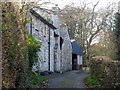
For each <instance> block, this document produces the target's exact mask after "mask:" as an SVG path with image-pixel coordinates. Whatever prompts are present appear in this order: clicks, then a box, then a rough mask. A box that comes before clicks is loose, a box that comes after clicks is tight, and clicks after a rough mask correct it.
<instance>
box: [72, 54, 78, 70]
mask: <svg viewBox="0 0 120 90" xmlns="http://www.w3.org/2000/svg"><path fill="white" fill-rule="evenodd" d="M72 70H77V54H72Z"/></svg>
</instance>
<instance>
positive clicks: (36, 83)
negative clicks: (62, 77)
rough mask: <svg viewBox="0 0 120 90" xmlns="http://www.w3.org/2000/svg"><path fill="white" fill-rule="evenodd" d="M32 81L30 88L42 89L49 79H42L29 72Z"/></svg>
mask: <svg viewBox="0 0 120 90" xmlns="http://www.w3.org/2000/svg"><path fill="white" fill-rule="evenodd" d="M29 75H30V81H29V88H42V87H43V85H45V83H46V80H47V78H46V77H42V76H40V75H38V74H35V73H33V72H29Z"/></svg>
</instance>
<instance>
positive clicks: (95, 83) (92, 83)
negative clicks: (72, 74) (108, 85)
mask: <svg viewBox="0 0 120 90" xmlns="http://www.w3.org/2000/svg"><path fill="white" fill-rule="evenodd" d="M85 83H86V84H87V86H88V87H89V88H96V89H98V88H100V84H99V81H98V80H96V79H94V76H93V75H89V76H88V77H87V78H86V80H85Z"/></svg>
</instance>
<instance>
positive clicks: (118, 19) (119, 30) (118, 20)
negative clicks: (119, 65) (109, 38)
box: [114, 13, 120, 60]
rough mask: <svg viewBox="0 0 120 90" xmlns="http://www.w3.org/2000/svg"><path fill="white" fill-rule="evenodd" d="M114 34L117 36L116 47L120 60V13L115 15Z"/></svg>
mask: <svg viewBox="0 0 120 90" xmlns="http://www.w3.org/2000/svg"><path fill="white" fill-rule="evenodd" d="M114 33H115V36H116V41H115V42H116V47H117V50H118V52H117V55H118V59H119V60H120V46H119V45H120V13H116V14H115V29H114Z"/></svg>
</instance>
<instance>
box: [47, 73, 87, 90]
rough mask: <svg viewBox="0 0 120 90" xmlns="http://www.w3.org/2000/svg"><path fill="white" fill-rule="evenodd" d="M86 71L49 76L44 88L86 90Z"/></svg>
mask: <svg viewBox="0 0 120 90" xmlns="http://www.w3.org/2000/svg"><path fill="white" fill-rule="evenodd" d="M88 73H89V72H88V71H70V72H65V73H63V74H61V75H60V74H56V75H53V76H50V79H49V81H48V86H46V88H87V87H86V85H85V84H84V79H85V78H86V77H87V76H88Z"/></svg>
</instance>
